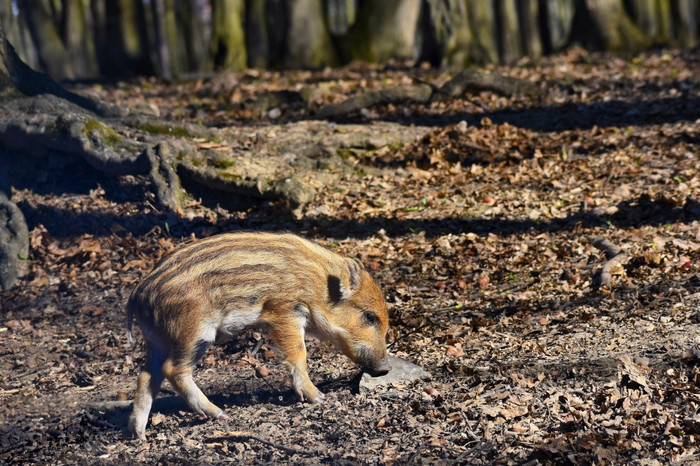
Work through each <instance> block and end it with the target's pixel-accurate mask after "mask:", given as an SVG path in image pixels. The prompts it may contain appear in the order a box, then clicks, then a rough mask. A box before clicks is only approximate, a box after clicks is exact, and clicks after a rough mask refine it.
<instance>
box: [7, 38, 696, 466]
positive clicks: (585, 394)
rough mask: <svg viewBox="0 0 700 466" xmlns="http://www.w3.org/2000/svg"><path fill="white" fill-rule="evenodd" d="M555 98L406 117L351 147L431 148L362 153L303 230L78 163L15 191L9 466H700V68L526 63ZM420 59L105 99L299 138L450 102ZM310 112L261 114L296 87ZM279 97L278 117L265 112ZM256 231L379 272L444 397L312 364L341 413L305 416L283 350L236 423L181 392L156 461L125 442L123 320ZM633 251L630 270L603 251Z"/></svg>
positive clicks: (398, 330)
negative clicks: (222, 240)
mask: <svg viewBox="0 0 700 466" xmlns="http://www.w3.org/2000/svg"><path fill="white" fill-rule="evenodd" d="M489 70H491V71H496V72H499V73H502V74H505V75H508V76H512V77H515V78H520V79H523V80H526V81H528V82H529V83H531V84H532V85H534V86H536V88H537V89H539V92H538V94H537V95H528V96H520V97H503V96H496V95H494V94H491V93H486V92H484V93H481V94H478V95H467V96H463V97H460V98H451V99H449V100H437V101H434V102H430V103H412V102H405V103H403V104H396V105H395V104H386V105H380V106H377V107H373V108H367V109H363V110H362V111H360V112H357V113H355V114H351V115H346V116H343V117H342V118H338V119H336V120H334V121H332V122H329V124H332V125H337V126H338V127H340V128H342V125H343V124H344V123H353V124H367V125H371V124H372V122H374V121H392V122H400V123H403V124H405V125H411V124H414V125H423V126H432V127H434V129H433V130H432V131H431V132H430V133H429V134H427V135H426V136H424V137H423V138H421V139H420V140H418V141H416V142H412V143H407V144H402V145H391V146H384V147H382V148H380V149H378V150H371V151H361V152H357V153H353V152H350V153H348V154H346V155H347V157H348V158H349V160H351V161H352V162H353V163H354V164H356V167H357V169H356V170H354V171H353V172H351V173H347V174H345V175H343V176H342V177H341V178H340V180H339V181H338V182H337V183H334V184H333V185H332V186H328V187H325V188H322V189H321V190H320V192H319V193H318V194H317V195H316V197H315V199H314V200H313V201H312V202H311V203H309V204H308V205H307V206H305V207H304V208H303V210H302V211H301V212H294V213H292V212H291V211H290V209H289V208H288V206H287V205H286V204H284V203H283V202H282V201H254V200H247V201H246V202H245V203H243V204H241V203H238V204H237V205H239V206H240V205H242V206H243V207H240V208H238V209H226V208H224V207H222V206H221V205H216V202H213V201H207V199H199V198H193V199H191V201H190V202H189V203H188V204H187V207H186V208H185V209H184V211H183V213H182V215H175V214H172V213H167V212H162V211H159V210H158V208H156V207H155V203H154V194H153V192H152V187H151V186H150V185H149V182H148V180H147V178H145V177H138V176H123V177H117V178H115V177H108V176H106V175H103V174H101V173H99V172H97V171H95V170H94V169H92V168H90V167H89V166H87V165H86V164H85V163H84V162H82V161H81V160H80V159H77V158H75V159H73V158H71V157H69V156H67V155H65V154H55V155H54V156H52V157H51V158H50V159H49V161H48V162H42V163H37V165H36V173H34V174H33V176H32V177H28V179H26V180H25V179H17V180H15V186H14V190H13V200H14V201H15V202H16V203H17V204H18V205H19V207H20V208H21V209H22V211H23V212H24V214H25V216H26V217H27V221H28V223H29V228H30V231H31V234H30V236H31V251H30V255H29V257H28V258H27V260H28V261H29V267H30V273H29V275H27V276H26V277H25V278H23V279H22V280H21V281H20V282H19V283H18V284H17V285H16V286H15V287H14V288H12V289H11V290H9V291H3V292H1V293H0V308H1V313H0V462H2V463H4V464H26V463H50V464H66V463H69V464H122V463H129V464H140V463H144V464H185V463H186V464H208V463H225V462H233V463H240V462H246V463H280V462H286V463H293V464H318V463H330V464H355V463H360V464H364V463H372V464H375V463H383V464H384V463H385V464H395V463H398V464H423V463H425V464H435V463H438V464H440V463H442V464H454V463H459V464H526V463H527V464H545V463H549V464H587V463H596V464H613V463H615V464H618V463H636V464H658V463H677V464H687V463H689V462H693V461H698V459H699V456H700V450H699V442H700V414H698V410H699V409H700V266H699V265H698V264H699V263H700V82H699V80H698V79H699V78H698V77H700V59H699V57H698V53H697V51H689V52H677V51H656V52H651V53H646V54H641V55H635V56H616V55H609V54H587V53H586V52H583V51H581V50H572V51H571V52H569V53H567V54H565V55H561V56H556V57H551V58H546V59H542V60H540V61H537V62H535V61H527V60H525V61H521V62H518V63H512V64H510V65H508V66H506V65H502V66H492V67H490V68H489ZM450 76H451V74H450V73H449V72H447V71H436V70H431V69H428V68H422V67H418V68H410V67H406V66H403V65H402V64H392V65H391V66H385V67H373V66H364V65H354V66H352V67H348V68H343V69H339V70H326V71H320V72H289V73H272V72H257V71H250V72H246V73H241V74H235V75H231V74H227V75H218V76H215V77H211V78H206V79H200V80H196V81H191V82H183V83H174V84H163V83H158V82H154V81H151V80H141V81H136V82H131V83H119V84H115V85H102V86H91V87H86V86H83V87H80V88H78V89H77V91H79V92H81V93H84V94H88V95H92V96H95V95H96V96H99V97H100V98H101V99H103V100H106V101H109V102H112V103H115V104H117V105H120V106H129V107H131V108H147V109H149V111H154V112H156V111H157V113H158V114H159V118H163V119H166V120H169V121H173V122H174V123H180V122H188V123H199V124H202V125H205V126H212V127H230V128H229V130H231V131H232V130H233V129H235V128H238V129H240V131H245V130H246V128H248V127H254V128H259V127H261V126H265V125H269V124H270V123H271V122H273V121H274V123H275V124H278V123H280V122H281V123H290V124H293V123H295V122H297V121H303V120H306V119H309V118H313V116H314V114H315V113H316V112H317V111H318V110H319V109H321V108H322V107H324V106H326V105H328V104H331V103H338V102H341V101H343V100H344V99H346V98H348V97H349V96H352V95H355V94H357V93H360V92H363V91H364V90H366V89H379V88H382V87H388V86H395V85H411V84H413V83H415V82H417V81H420V82H428V83H431V84H434V85H436V86H437V85H439V84H441V83H444V82H446V81H447V80H448V79H449V77H450ZM280 90H291V91H297V92H299V93H300V94H301V95H306V96H308V99H307V100H306V101H305V100H303V99H291V100H290V101H283V102H273V104H272V107H270V105H256V103H260V102H262V101H263V100H264V99H263V96H269V95H270V92H272V91H280ZM265 98H267V97H265ZM240 229H248V230H250V229H252V230H267V231H283V230H284V231H292V232H295V233H298V234H301V235H304V236H306V237H309V238H312V239H315V240H317V241H319V242H321V243H323V244H325V245H327V246H328V247H330V248H333V249H335V250H337V251H339V252H341V253H343V254H346V255H349V256H355V257H358V258H360V259H361V260H362V261H363V262H364V263H365V264H366V266H367V267H368V268H369V269H370V270H371V271H372V274H373V275H374V276H375V277H376V278H377V280H378V281H379V282H380V283H381V285H382V287H383V289H384V292H385V294H386V298H387V301H388V303H389V306H390V317H391V325H392V327H391V329H390V332H389V345H390V349H391V352H392V353H393V354H395V355H397V356H400V357H402V358H405V359H408V360H410V361H412V362H414V363H417V364H419V365H421V366H423V367H424V368H426V369H427V370H429V371H430V372H431V373H432V379H430V380H424V381H419V382H414V383H411V384H394V385H392V386H386V387H382V388H378V389H376V390H375V391H372V392H368V393H366V392H359V391H358V390H357V388H356V382H357V376H358V375H359V369H357V368H356V367H354V366H353V365H352V364H351V363H350V362H349V361H348V360H347V359H346V358H345V357H343V356H341V355H339V354H338V353H336V352H335V351H334V350H333V349H332V348H330V347H327V346H324V345H320V344H317V343H315V342H310V343H309V348H310V358H309V359H310V360H309V366H310V374H311V377H312V379H313V380H314V381H315V382H316V383H317V384H318V385H319V387H320V388H321V389H322V390H323V391H324V392H325V393H326V395H327V396H326V401H325V403H323V404H320V405H313V406H312V405H307V404H304V403H300V402H297V401H296V399H295V396H294V395H293V394H292V392H291V391H290V388H289V387H290V385H289V381H288V380H287V376H286V374H285V371H284V368H283V366H282V365H281V363H280V361H279V359H278V356H277V355H276V353H275V352H274V350H273V348H271V346H270V345H268V343H267V341H266V340H265V338H266V337H265V335H264V334H260V333H257V332H254V331H248V332H244V333H242V334H241V337H240V339H238V340H236V341H234V342H233V343H231V344H229V345H227V346H220V347H216V348H214V349H212V350H210V352H209V353H208V354H207V355H206V356H205V358H204V359H203V361H202V362H201V364H200V366H199V368H198V372H197V373H196V380H197V382H198V384H199V385H200V387H201V388H202V389H203V390H204V391H205V392H206V393H207V394H209V395H210V396H211V398H212V400H213V401H214V402H215V403H217V404H219V405H220V406H222V407H224V409H225V410H226V412H227V413H228V414H229V419H228V420H219V421H205V420H202V419H200V418H198V417H197V416H196V415H195V414H193V413H191V412H190V411H189V410H188V408H187V406H186V405H185V403H184V402H183V401H182V400H181V399H180V398H179V397H177V396H176V395H175V394H174V392H173V391H172V390H171V387H169V386H168V385H167V383H166V384H165V385H164V390H163V392H162V394H161V397H160V398H159V399H158V400H156V403H155V405H154V410H153V412H152V415H151V422H150V423H149V426H148V429H147V439H146V440H145V441H133V440H131V439H130V438H129V436H128V432H127V430H126V418H127V416H128V414H129V412H130V407H129V402H128V400H130V399H131V396H132V395H133V391H134V388H135V387H134V386H135V378H136V374H137V372H138V370H139V366H140V364H141V363H142V355H141V343H140V341H141V340H140V338H138V339H137V344H136V346H131V345H130V344H129V343H128V342H127V339H126V333H125V326H124V324H125V316H124V303H125V301H126V299H127V297H128V295H129V293H130V292H131V289H132V288H133V287H134V285H135V284H136V283H137V282H138V281H139V280H140V279H141V278H142V277H143V276H144V275H145V274H146V273H148V271H149V270H150V269H151V268H152V267H153V265H154V264H155V263H156V262H157V261H158V260H159V259H160V258H161V257H162V256H163V255H164V254H165V253H166V252H168V251H169V250H171V249H172V248H174V247H177V246H178V245H179V244H181V243H183V242H184V241H189V240H191V239H192V238H201V237H205V236H209V235H212V234H216V233H219V232H225V231H234V230H240ZM599 239H603V240H607V241H608V242H609V243H610V244H611V245H614V246H617V247H619V248H621V250H622V252H623V253H624V254H625V256H624V257H618V259H620V260H618V261H613V262H610V263H609V264H610V266H609V267H608V268H607V269H606V270H607V271H608V272H610V274H609V277H608V278H609V282H607V281H606V280H601V276H600V271H601V270H602V269H603V267H604V265H605V264H606V263H607V262H608V260H609V259H610V257H608V256H606V254H605V251H601V250H600V249H599V248H598V247H596V246H595V245H594V243H595V244H598V243H596V241H597V240H599Z"/></svg>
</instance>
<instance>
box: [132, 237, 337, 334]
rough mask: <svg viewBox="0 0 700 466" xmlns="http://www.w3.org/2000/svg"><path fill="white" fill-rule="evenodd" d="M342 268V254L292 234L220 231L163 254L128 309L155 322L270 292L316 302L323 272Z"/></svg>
mask: <svg viewBox="0 0 700 466" xmlns="http://www.w3.org/2000/svg"><path fill="white" fill-rule="evenodd" d="M345 269H346V267H345V259H343V258H342V257H341V256H339V255H338V254H335V253H333V252H331V251H329V250H327V249H325V248H324V247H322V246H320V245H318V244H315V243H313V242H311V241H308V240H305V239H303V238H300V237H298V236H295V235H291V234H273V233H231V234H223V235H218V236H213V237H210V238H206V239H203V240H201V241H198V242H196V243H193V244H190V245H187V246H185V247H183V248H181V249H179V250H177V251H175V252H173V253H171V254H169V255H168V256H167V257H165V258H164V259H163V260H162V261H161V262H160V263H159V264H158V265H157V266H156V267H155V268H154V269H153V271H152V272H151V273H150V274H148V275H147V276H146V278H145V279H144V280H143V281H142V282H141V283H140V284H139V285H138V286H137V287H136V289H135V290H134V292H133V293H132V295H131V297H130V299H129V311H130V313H133V314H136V315H137V316H138V317H139V319H140V320H141V321H142V322H146V323H148V324H151V325H152V324H156V326H157V324H158V322H157V321H158V320H160V318H163V317H165V315H167V314H169V313H173V312H195V311H197V310H198V311H199V312H206V311H211V312H215V311H217V310H219V311H221V310H224V309H231V308H237V309H240V310H245V309H246V308H249V307H250V308H259V307H260V306H262V305H264V301H265V300H266V299H269V298H271V297H274V298H275V299H279V297H285V298H286V299H290V300H295V301H298V300H301V301H307V302H319V303H320V302H325V301H327V300H328V287H327V277H328V276H330V275H337V276H338V277H339V278H340V276H341V274H342V273H343V271H344V270H345ZM202 306H204V307H206V308H209V309H205V310H202Z"/></svg>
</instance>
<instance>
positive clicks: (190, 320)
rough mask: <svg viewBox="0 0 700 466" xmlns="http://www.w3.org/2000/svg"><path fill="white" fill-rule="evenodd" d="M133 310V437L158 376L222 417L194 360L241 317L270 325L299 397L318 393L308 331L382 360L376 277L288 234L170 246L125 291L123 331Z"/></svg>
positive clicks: (246, 323) (383, 328)
mask: <svg viewBox="0 0 700 466" xmlns="http://www.w3.org/2000/svg"><path fill="white" fill-rule="evenodd" d="M133 317H136V320H137V321H138V323H139V326H140V327H141V329H142V331H143V334H144V339H145V343H146V345H145V346H146V355H145V356H146V357H145V363H144V365H143V367H142V369H141V372H140V374H139V376H138V380H137V386H136V394H135V396H134V409H133V412H132V414H131V416H130V418H129V430H130V431H131V432H132V434H133V435H134V436H135V437H138V438H142V437H144V433H145V430H146V423H147V421H148V415H149V413H150V411H151V404H152V402H153V398H154V397H155V396H156V394H157V393H158V391H159V390H160V386H161V383H162V381H163V379H164V378H166V379H168V381H169V382H170V384H171V385H172V386H173V388H174V389H175V390H176V391H177V393H178V394H179V395H180V396H182V397H183V398H184V399H185V400H186V401H187V403H188V404H189V406H190V407H191V408H192V410H194V411H195V412H197V413H199V414H202V415H204V416H207V417H212V418H225V417H226V415H225V414H224V412H223V411H222V410H221V409H220V408H219V407H217V406H216V405H214V404H213V403H211V402H210V401H209V399H207V397H206V396H205V395H204V394H203V393H202V391H201V390H200V389H199V388H198V387H197V385H196V384H195V382H194V380H193V378H192V370H193V367H194V365H195V363H196V362H197V360H199V358H201V357H202V355H203V354H204V353H205V351H206V349H207V347H208V346H209V345H210V344H211V343H221V342H225V341H226V340H229V339H230V338H232V336H233V335H234V334H235V333H236V332H239V331H240V330H241V329H243V328H246V327H250V326H262V327H264V328H266V329H267V331H268V333H269V336H270V337H271V339H272V341H273V342H274V343H275V345H276V346H277V348H278V349H279V350H280V352H281V353H282V356H283V358H284V361H285V364H286V366H287V367H288V369H289V372H290V374H291V378H292V384H293V386H294V390H295V391H296V392H297V393H298V394H299V396H300V398H301V399H302V400H303V399H306V400H309V401H310V402H312V403H318V402H320V401H322V400H323V394H322V393H321V392H320V391H319V390H318V388H316V386H315V385H314V384H313V383H312V382H311V380H310V379H309V375H308V373H307V370H306V347H305V344H304V336H305V335H312V336H315V337H317V338H319V339H321V340H324V341H330V342H332V343H333V344H334V345H335V346H336V347H338V348H339V349H340V350H341V351H342V352H343V353H345V354H346V355H347V356H348V357H350V359H352V360H353V361H355V362H356V363H358V364H360V365H361V366H363V367H364V368H365V369H367V370H369V371H370V372H373V373H386V372H387V371H388V370H389V362H388V357H387V347H386V333H387V329H388V326H389V318H388V315H387V310H386V304H385V302H384V297H383V295H382V292H381V290H380V288H379V286H378V285H377V284H376V282H375V281H374V280H373V279H372V278H371V277H370V275H369V274H368V273H367V271H366V270H365V269H364V268H363V267H362V265H361V264H360V262H358V261H356V260H353V259H348V258H345V257H342V256H340V255H338V254H336V253H334V252H332V251H329V250H328V249H326V248H324V247H322V246H320V245H318V244H316V243H313V242H311V241H308V240H305V239H303V238H301V237H299V236H295V235H292V234H273V233H231V234H223V235H218V236H214V237H211V238H207V239H204V240H201V241H198V242H195V243H192V244H189V245H187V246H185V247H183V248H181V249H179V250H176V251H175V252H173V253H171V254H169V255H168V256H166V257H165V258H164V259H163V260H162V261H161V262H160V263H159V264H158V265H157V266H156V267H155V268H154V269H153V271H152V272H151V273H150V274H148V275H147V276H146V277H145V278H144V279H143V281H141V283H139V284H138V286H137V287H136V288H135V289H134V291H133V293H132V294H131V296H130V298H129V301H128V304H127V332H128V336H129V340H131V339H132V335H131V325H132V320H133Z"/></svg>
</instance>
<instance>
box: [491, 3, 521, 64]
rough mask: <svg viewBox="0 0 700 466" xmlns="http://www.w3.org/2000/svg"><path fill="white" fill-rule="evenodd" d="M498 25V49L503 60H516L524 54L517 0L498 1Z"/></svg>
mask: <svg viewBox="0 0 700 466" xmlns="http://www.w3.org/2000/svg"><path fill="white" fill-rule="evenodd" d="M496 12H497V18H498V20H497V25H498V30H499V31H500V37H499V40H498V45H499V47H498V49H499V55H500V57H501V60H508V61H510V60H514V59H516V58H519V57H522V56H523V49H522V46H521V42H520V29H519V27H518V11H517V9H516V7H515V0H498V2H497V3H496Z"/></svg>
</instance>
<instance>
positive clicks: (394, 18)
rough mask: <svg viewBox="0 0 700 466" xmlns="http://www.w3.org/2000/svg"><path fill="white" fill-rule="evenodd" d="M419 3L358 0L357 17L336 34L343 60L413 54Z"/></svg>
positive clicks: (416, 1) (412, 0)
mask: <svg viewBox="0 0 700 466" xmlns="http://www.w3.org/2000/svg"><path fill="white" fill-rule="evenodd" d="M420 6H421V4H420V1H419V0H404V1H401V0H384V1H381V2H364V3H362V4H361V5H360V10H359V11H358V16H357V21H356V22H355V24H354V25H353V27H352V28H350V30H349V31H348V33H347V34H346V35H345V36H342V37H340V41H339V43H340V47H341V50H342V53H343V55H344V57H343V58H344V60H345V61H352V60H364V61H368V62H375V63H377V62H383V61H386V60H388V59H390V58H409V59H415V58H417V57H418V53H417V52H418V47H417V43H416V32H417V30H418V28H417V26H418V15H419V13H420Z"/></svg>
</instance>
